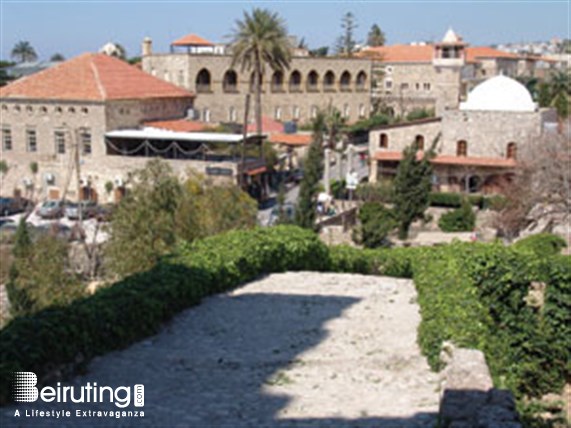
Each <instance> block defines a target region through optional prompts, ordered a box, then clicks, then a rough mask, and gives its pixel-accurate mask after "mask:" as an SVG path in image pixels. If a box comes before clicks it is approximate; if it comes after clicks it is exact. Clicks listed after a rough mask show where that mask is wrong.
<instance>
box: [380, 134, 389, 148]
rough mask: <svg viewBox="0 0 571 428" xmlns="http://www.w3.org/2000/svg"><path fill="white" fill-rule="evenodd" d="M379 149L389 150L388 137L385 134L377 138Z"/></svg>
mask: <svg viewBox="0 0 571 428" xmlns="http://www.w3.org/2000/svg"><path fill="white" fill-rule="evenodd" d="M379 147H380V148H381V149H388V148H389V136H388V135H387V134H385V133H383V134H381V136H380V138H379Z"/></svg>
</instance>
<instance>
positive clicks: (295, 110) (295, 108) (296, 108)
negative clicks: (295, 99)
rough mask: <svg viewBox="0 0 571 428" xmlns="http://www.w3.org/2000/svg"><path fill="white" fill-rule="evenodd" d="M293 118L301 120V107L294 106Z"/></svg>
mask: <svg viewBox="0 0 571 428" xmlns="http://www.w3.org/2000/svg"><path fill="white" fill-rule="evenodd" d="M292 116H293V118H294V119H299V107H298V106H293V109H292Z"/></svg>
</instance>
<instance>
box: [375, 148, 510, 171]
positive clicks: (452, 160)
mask: <svg viewBox="0 0 571 428" xmlns="http://www.w3.org/2000/svg"><path fill="white" fill-rule="evenodd" d="M422 156H423V152H418V153H417V155H416V157H417V159H421V158H422ZM373 159H375V160H380V161H389V162H391V161H392V162H395V161H396V162H398V161H400V160H401V159H402V153H401V152H396V151H377V152H376V153H375V154H374V156H373ZM431 162H432V163H433V164H437V165H459V166H481V167H498V168H513V167H515V166H516V161H515V160H514V159H505V158H487V157H472V156H452V155H437V156H436V157H434V158H433V159H432V161H431Z"/></svg>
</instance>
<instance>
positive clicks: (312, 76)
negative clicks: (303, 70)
mask: <svg viewBox="0 0 571 428" xmlns="http://www.w3.org/2000/svg"><path fill="white" fill-rule="evenodd" d="M318 90H319V74H317V71H315V70H311V71H310V72H309V74H308V75H307V91H308V92H317V91H318Z"/></svg>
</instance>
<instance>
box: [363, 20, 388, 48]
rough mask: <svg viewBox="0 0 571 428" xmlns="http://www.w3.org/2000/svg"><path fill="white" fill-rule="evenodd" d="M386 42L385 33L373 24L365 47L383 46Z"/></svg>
mask: <svg viewBox="0 0 571 428" xmlns="http://www.w3.org/2000/svg"><path fill="white" fill-rule="evenodd" d="M385 42H386V39H385V33H384V32H383V30H381V27H379V26H378V25H377V24H373V26H372V27H371V30H370V31H369V34H368V36H367V45H369V46H383V45H384V44H385Z"/></svg>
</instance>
